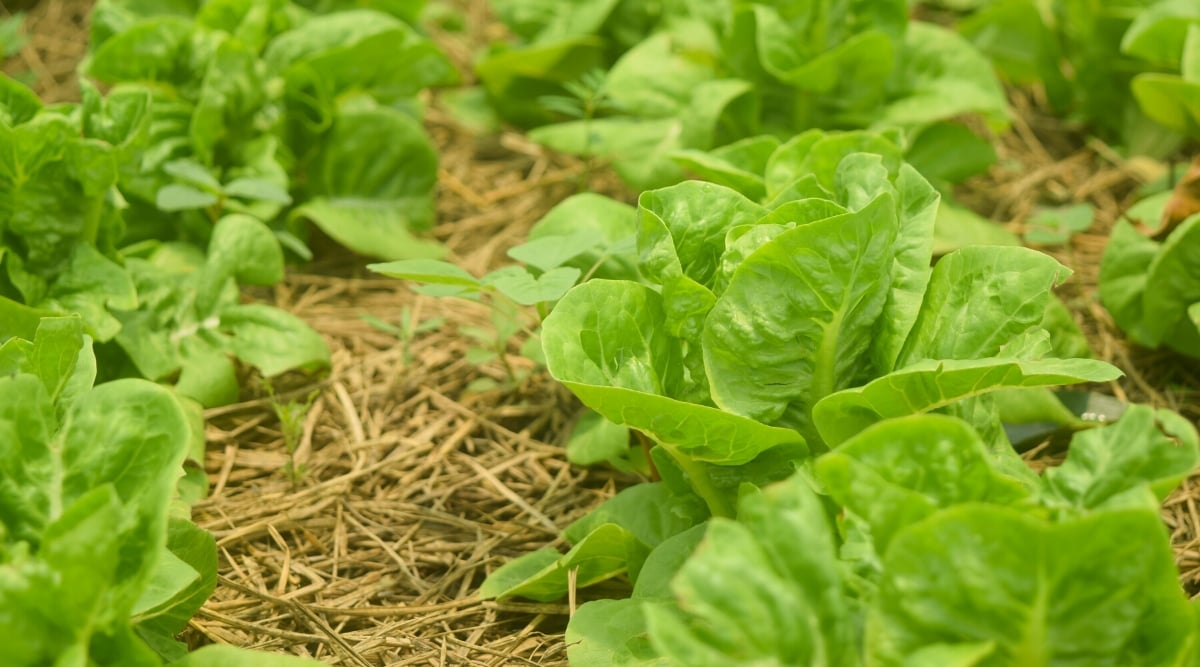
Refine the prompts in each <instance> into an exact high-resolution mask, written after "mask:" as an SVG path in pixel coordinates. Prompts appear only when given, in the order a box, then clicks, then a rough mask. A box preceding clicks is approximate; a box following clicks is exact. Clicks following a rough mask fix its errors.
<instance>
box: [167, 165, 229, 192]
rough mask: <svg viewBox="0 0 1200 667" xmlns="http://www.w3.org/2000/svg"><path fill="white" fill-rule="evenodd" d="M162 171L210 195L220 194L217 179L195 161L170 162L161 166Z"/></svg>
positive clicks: (219, 185)
mask: <svg viewBox="0 0 1200 667" xmlns="http://www.w3.org/2000/svg"><path fill="white" fill-rule="evenodd" d="M163 171H165V172H166V173H167V174H169V175H171V176H174V177H175V178H177V179H179V180H181V181H183V182H184V183H186V184H188V185H191V186H193V187H194V188H198V189H200V190H202V191H205V192H209V193H212V194H217V193H219V192H221V183H220V182H219V181H217V177H216V176H213V175H212V173H211V172H210V171H209V169H208V168H207V167H205V166H204V165H202V164H200V163H199V162H196V161H195V160H172V161H170V162H167V163H166V164H164V165H163Z"/></svg>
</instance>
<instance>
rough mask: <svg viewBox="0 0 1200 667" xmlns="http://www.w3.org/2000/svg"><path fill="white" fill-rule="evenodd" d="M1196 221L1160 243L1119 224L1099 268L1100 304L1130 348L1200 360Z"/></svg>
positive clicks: (1199, 233) (1199, 229)
mask: <svg viewBox="0 0 1200 667" xmlns="http://www.w3.org/2000/svg"><path fill="white" fill-rule="evenodd" d="M1198 253H1200V215H1193V216H1191V217H1189V218H1188V219H1187V220H1185V221H1183V223H1182V224H1180V225H1179V226H1178V227H1176V228H1175V229H1174V230H1172V231H1171V232H1170V234H1169V235H1168V236H1167V237H1166V238H1165V239H1164V240H1162V241H1158V240H1155V239H1153V238H1150V237H1147V236H1145V235H1143V234H1142V233H1141V232H1139V231H1138V230H1137V228H1135V227H1134V226H1133V225H1132V224H1131V223H1129V222H1127V221H1124V220H1121V221H1118V222H1117V224H1116V225H1115V226H1114V227H1113V230H1112V233H1111V234H1110V236H1109V240H1108V246H1107V247H1106V248H1105V250H1104V256H1103V258H1102V259H1101V262H1100V280H1099V295H1100V302H1101V303H1102V304H1104V307H1105V308H1106V309H1108V312H1109V313H1110V314H1112V317H1113V321H1114V322H1116V324H1117V326H1119V327H1120V328H1121V330H1122V331H1124V332H1125V334H1126V335H1127V336H1128V337H1129V339H1130V340H1132V341H1133V342H1135V343H1137V344H1139V345H1143V346H1145V347H1149V348H1157V347H1160V346H1166V347H1169V348H1171V349H1172V350H1175V351H1177V352H1180V353H1183V354H1186V355H1189V356H1193V357H1200V256H1198Z"/></svg>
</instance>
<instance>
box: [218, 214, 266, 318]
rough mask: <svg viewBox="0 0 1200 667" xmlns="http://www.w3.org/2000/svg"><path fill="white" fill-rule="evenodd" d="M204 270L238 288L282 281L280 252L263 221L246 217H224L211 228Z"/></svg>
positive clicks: (238, 215) (237, 215)
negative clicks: (235, 282) (236, 285)
mask: <svg viewBox="0 0 1200 667" xmlns="http://www.w3.org/2000/svg"><path fill="white" fill-rule="evenodd" d="M203 271H204V272H205V273H206V274H209V275H213V276H220V280H221V281H222V282H223V281H224V279H225V278H226V277H231V278H233V279H234V280H236V281H237V282H238V284H239V285H274V284H275V283H278V282H279V281H280V280H283V252H282V251H281V250H280V248H279V242H278V241H277V240H276V239H275V235H274V234H273V233H271V229H270V228H269V227H267V226H266V225H265V224H263V223H262V222H260V221H258V220H255V219H254V218H252V217H250V216H248V215H242V214H234V215H227V216H225V217H223V218H221V219H220V220H218V221H217V224H216V225H214V226H213V233H212V239H211V240H210V241H209V242H208V261H207V262H206V264H205V267H204V269H203ZM201 308H202V309H203V306H202V307H201Z"/></svg>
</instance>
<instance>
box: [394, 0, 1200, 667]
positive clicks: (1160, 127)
mask: <svg viewBox="0 0 1200 667" xmlns="http://www.w3.org/2000/svg"><path fill="white" fill-rule="evenodd" d="M947 4H950V3H947ZM953 4H954V5H955V7H954V8H953V9H955V10H956V11H958V12H964V11H967V12H969V13H967V14H960V15H957V16H958V19H959V21H958V23H957V24H956V26H957V29H958V31H959V34H956V33H955V32H952V31H951V30H949V29H946V28H942V27H938V26H935V25H931V24H928V23H921V22H916V21H912V20H910V18H909V9H910V8H909V7H907V6H906V4H905V3H904V2H871V3H863V2H858V3H856V2H818V3H784V2H774V3H767V2H731V3H710V2H688V1H687V0H680V1H679V2H662V3H635V2H620V1H618V0H591V1H581V2H575V3H550V2H530V1H528V0H526V1H518V0H511V1H500V0H497V1H496V2H494V3H493V5H494V7H495V8H496V9H497V11H498V13H499V14H500V16H501V17H502V18H504V19H505V20H506V21H507V22H508V24H509V26H510V28H512V30H513V31H514V33H515V34H516V35H518V36H519V37H520V39H521V40H522V43H521V44H519V45H516V46H507V47H502V48H497V49H495V50H494V52H493V53H491V54H489V55H487V56H485V57H484V59H483V60H482V61H481V64H480V65H479V68H478V74H479V76H480V78H481V80H482V82H483V84H484V87H485V89H486V93H487V95H488V96H489V98H490V99H491V100H492V101H493V102H494V103H495V104H496V110H497V112H498V113H499V114H500V115H501V116H502V117H503V118H505V119H506V120H508V121H510V122H519V123H525V124H527V125H535V126H538V127H537V129H534V130H533V131H532V132H531V133H530V136H532V137H533V138H535V139H536V140H539V141H542V142H544V143H546V144H547V145H549V146H552V147H554V148H557V149H559V150H566V151H569V152H576V153H579V154H581V155H585V156H588V157H592V156H595V157H600V158H603V159H605V160H606V161H608V162H611V163H612V164H613V166H614V167H615V168H616V169H617V171H618V173H620V174H621V175H622V177H624V178H625V180H626V181H627V182H629V183H630V184H631V185H633V186H635V187H637V188H639V189H644V190H645V191H644V192H642V194H641V196H640V197H639V198H638V201H637V205H636V206H629V205H626V204H623V203H620V202H616V201H613V200H610V199H606V198H604V197H601V196H598V195H592V194H581V195H576V196H574V197H572V198H569V199H567V200H565V201H564V202H563V203H561V204H560V205H559V206H558V207H556V208H555V209H554V210H552V211H551V212H550V213H549V214H548V215H547V216H546V217H545V218H544V219H543V220H542V221H541V222H539V223H538V224H537V225H536V226H535V227H534V229H533V231H532V233H531V236H530V241H529V242H528V243H526V244H524V245H522V246H518V247H517V248H514V249H512V250H511V251H510V253H509V255H510V256H511V257H512V258H513V259H515V260H518V261H519V262H520V263H521V265H519V266H510V267H504V268H502V269H499V270H497V271H494V272H492V273H490V274H488V275H485V276H482V277H476V276H473V275H471V274H469V273H467V272H465V271H463V270H462V269H460V268H457V267H454V266H453V265H450V264H446V263H441V262H436V261H430V260H408V261H399V262H390V263H383V264H375V265H372V267H371V268H372V269H373V270H375V271H378V272H380V273H383V274H386V275H390V276H393V277H397V278H401V279H404V280H408V281H413V282H417V283H422V284H423V285H425V287H423V288H421V289H422V291H425V292H426V293H431V294H440V295H452V296H458V297H464V298H471V299H490V300H492V301H494V302H499V303H517V304H527V305H538V306H539V309H540V312H541V313H542V314H546V316H545V317H544V320H543V321H542V323H541V324H542V326H541V331H540V342H541V354H542V355H543V356H544V362H545V363H546V365H547V367H548V369H549V371H550V373H551V374H552V375H553V376H554V377H555V378H556V379H557V380H559V381H560V382H562V383H563V384H564V385H565V386H566V387H567V388H569V389H570V390H571V391H572V392H573V393H574V394H575V395H576V396H577V397H578V398H579V400H580V401H581V402H582V403H583V404H584V405H585V406H586V407H587V408H588V410H586V411H585V412H584V413H583V415H582V416H581V418H580V419H579V421H578V423H577V425H576V428H575V432H574V434H573V435H572V437H571V439H570V441H569V443H568V445H567V451H568V456H569V457H570V458H571V460H572V461H574V462H576V463H583V464H594V463H605V464H608V465H612V466H614V467H617V468H619V469H623V470H629V471H634V472H638V473H641V474H642V475H643V478H644V479H645V480H646V481H645V482H644V483H641V484H637V485H635V486H632V487H630V488H627V489H625V490H623V491H621V492H620V493H618V494H617V495H616V496H615V497H614V498H613V499H611V500H610V501H608V502H606V503H604V504H603V505H601V506H600V507H598V508H597V509H595V510H594V511H593V512H591V513H590V514H589V515H587V516H586V517H584V518H582V519H580V520H578V521H576V522H575V523H574V524H572V525H570V526H569V527H568V528H566V529H565V531H564V537H565V538H566V542H567V543H568V545H569V550H567V551H566V553H561V552H560V551H559V550H556V549H554V548H551V547H547V548H544V549H541V550H539V551H536V552H534V553H531V554H528V555H525V556H523V557H520V558H517V559H515V560H513V561H511V562H509V563H507V564H505V565H504V566H502V567H501V568H499V569H497V570H496V571H495V572H493V573H492V575H491V576H489V577H488V579H487V580H486V581H485V582H484V583H483V585H482V588H481V590H480V594H481V595H482V596H483V597H488V598H501V599H505V598H511V597H523V598H528V599H533V600H540V601H551V600H559V599H564V598H567V597H573V596H574V594H575V590H576V589H582V588H587V587H589V586H592V585H594V584H598V583H601V582H606V581H610V580H612V579H614V578H616V579H622V580H624V581H626V582H628V584H629V588H628V589H626V590H627V593H628V597H626V598H624V599H592V600H589V601H587V602H585V603H584V604H582V605H581V606H580V607H579V608H578V609H577V610H576V611H575V613H574V614H573V615H572V617H571V620H570V623H569V625H568V628H567V646H568V655H569V657H570V660H571V663H572V664H575V665H588V666H600V665H603V666H608V665H627V666H628V665H714V666H715V665H764V664H773V665H785V664H786V665H810V664H811V665H817V664H820V665H845V666H851V665H860V664H872V665H956V666H962V667H968V666H974V665H988V666H994V665H1012V666H1014V667H1015V666H1018V665H1030V664H1040V665H1069V664H1088V665H1129V664H1140V665H1197V664H1200V610H1197V609H1196V608H1195V607H1194V605H1192V604H1191V603H1190V602H1189V601H1188V598H1187V595H1186V594H1185V592H1184V591H1183V590H1182V588H1181V586H1180V585H1179V581H1178V572H1177V569H1176V566H1175V562H1174V557H1173V552H1172V548H1171V544H1170V539H1169V535H1168V532H1167V530H1166V528H1165V527H1164V525H1163V523H1162V520H1161V518H1160V516H1159V506H1160V503H1161V502H1162V500H1163V499H1164V498H1165V497H1166V496H1167V495H1168V494H1169V493H1170V492H1171V491H1172V490H1173V489H1174V488H1175V487H1176V486H1178V484H1179V483H1180V482H1181V481H1182V480H1183V479H1184V478H1185V477H1186V476H1187V475H1188V474H1189V473H1190V472H1192V471H1193V470H1194V469H1195V467H1196V465H1197V463H1198V462H1200V441H1198V436H1197V433H1196V430H1195V428H1194V427H1193V425H1192V424H1191V423H1190V422H1188V421H1187V420H1186V419H1184V418H1182V417H1180V416H1179V415H1177V414H1175V413H1173V412H1170V411H1167V410H1156V409H1153V408H1149V407H1145V406H1138V405H1131V406H1123V405H1113V404H1111V403H1109V404H1106V403H1104V402H1103V401H1098V402H1093V403H1090V404H1087V405H1085V406H1083V407H1081V408H1075V409H1074V410H1072V409H1069V408H1068V407H1067V405H1066V403H1068V402H1071V400H1073V399H1078V398H1079V397H1080V396H1087V394H1085V393H1072V392H1069V391H1064V390H1062V389H1060V388H1059V387H1061V386H1063V385H1071V384H1078V383H1092V382H1109V381H1112V380H1115V379H1117V378H1118V377H1119V376H1120V375H1121V373H1120V371H1119V370H1118V369H1116V368H1114V367H1112V366H1111V365H1109V364H1107V363H1104V362H1100V361H1097V360H1094V359H1091V358H1089V357H1090V356H1091V355H1090V351H1089V350H1088V347H1087V344H1086V341H1083V340H1082V336H1081V334H1080V333H1079V331H1078V328H1077V327H1076V326H1075V325H1074V324H1073V322H1072V319H1071V317H1070V315H1069V314H1067V313H1065V311H1064V310H1063V307H1062V305H1061V304H1060V303H1059V302H1058V301H1057V300H1056V299H1055V298H1054V296H1053V288H1054V287H1055V286H1056V285H1059V284H1061V283H1062V282H1063V281H1064V280H1065V279H1066V278H1067V277H1068V276H1069V274H1070V271H1069V270H1068V269H1066V268H1065V267H1063V266H1062V265H1061V264H1059V263H1058V262H1056V261H1055V260H1053V259H1052V258H1050V257H1048V256H1046V255H1044V254H1042V253H1040V252H1037V251H1034V250H1031V249H1027V248H1023V247H1019V246H1017V245H1016V244H1014V243H1013V242H1012V241H1011V240H1004V239H1002V238H1001V237H1000V236H999V235H997V234H995V233H994V232H987V231H981V230H980V229H974V228H973V229H972V230H971V231H970V232H969V233H964V232H962V231H961V230H960V229H957V228H956V226H957V225H961V224H967V223H963V222H962V221H963V220H964V219H966V220H967V221H968V222H970V223H971V224H974V223H973V222H971V221H970V218H969V217H966V216H967V214H965V213H964V212H962V211H961V210H960V209H957V207H954V206H953V205H952V204H951V205H949V206H948V205H947V203H945V202H944V201H943V200H944V199H946V198H948V196H949V194H950V193H949V188H948V186H949V185H951V184H952V183H954V182H955V181H958V180H961V179H962V178H964V177H966V176H969V175H971V174H975V173H979V172H980V171H981V170H983V169H986V168H987V166H988V165H989V164H990V163H991V162H992V161H993V160H994V159H995V153H994V151H992V149H991V147H990V146H989V145H988V143H987V142H986V141H985V140H984V139H981V138H979V137H977V136H976V135H975V134H974V133H972V132H971V131H970V130H968V129H967V127H968V124H963V123H961V121H962V116H963V114H977V117H978V115H982V118H983V120H984V121H985V124H990V126H991V128H992V129H998V128H1000V127H1001V126H1002V125H1003V124H1004V123H1005V118H1006V111H1005V109H1006V106H1005V102H1004V99H1003V95H1002V92H1001V86H1000V84H999V81H998V79H997V77H996V74H995V72H997V71H998V72H1000V73H1001V74H1002V75H1003V76H1005V77H1007V78H1009V79H1011V80H1012V81H1014V82H1017V83H1037V84H1039V85H1040V86H1042V89H1043V90H1044V91H1046V93H1047V94H1048V95H1049V96H1050V100H1051V103H1052V104H1053V106H1054V107H1055V108H1056V109H1057V110H1058V111H1060V112H1061V113H1062V114H1063V115H1064V116H1065V117H1066V121H1067V122H1071V121H1076V120H1077V121H1081V126H1086V127H1088V128H1089V131H1091V132H1094V133H1096V134H1097V135H1099V136H1101V137H1103V138H1105V139H1106V140H1108V141H1112V142H1114V144H1117V145H1119V147H1120V149H1121V150H1127V151H1129V154H1142V153H1147V152H1149V153H1151V154H1157V155H1160V156H1161V155H1166V154H1169V153H1171V152H1173V151H1176V150H1178V148H1179V147H1180V146H1181V145H1183V143H1182V142H1183V141H1184V140H1185V139H1186V138H1187V137H1188V136H1196V134H1197V130H1198V127H1197V125H1196V124H1195V122H1194V121H1195V119H1196V118H1200V115H1197V111H1198V110H1200V106H1197V103H1196V99H1195V97H1194V96H1191V93H1189V92H1187V91H1188V90H1189V86H1195V85H1196V81H1197V79H1196V75H1197V70H1196V69H1195V64H1196V62H1198V61H1196V60H1195V59H1196V58H1197V57H1198V56H1200V12H1198V11H1197V9H1196V6H1195V3H1190V2H1123V3H1104V4H1103V6H1099V5H1097V3H1085V2H1073V1H1071V0H1061V1H1056V2H1044V3H1033V2H1028V1H1012V2H1005V1H1003V0H1002V1H999V2H983V3H979V2H974V3H972V2H966V3H962V2H959V3H953ZM1152 51H1153V52H1152ZM985 56H986V57H985ZM989 59H990V60H991V61H992V62H989ZM993 67H994V69H993ZM597 68H598V69H597ZM1172 68H1174V70H1175V71H1174V72H1172V71H1171V70H1172ZM1148 91H1157V92H1148ZM1164 91H1167V92H1164ZM1164 96H1166V97H1171V96H1174V97H1171V99H1172V100H1174V102H1175V103H1177V104H1176V106H1169V105H1165V103H1163V102H1161V99H1160V98H1162V97H1164ZM1178 109H1183V110H1185V111H1184V112H1178V111H1177V110H1178ZM1188 114H1191V115H1188ZM569 116H575V118H574V119H571V120H566V121H565V122H561V121H563V119H564V117H569ZM1188 118H1191V119H1192V120H1187V119H1188ZM1181 119H1182V120H1181ZM813 126H817V127H822V128H827V129H826V130H814V129H808V128H811V127H813ZM845 128H869V129H867V130H850V131H846V129H845ZM839 130H840V131H839ZM688 175H690V176H693V177H697V176H698V177H700V178H702V179H704V180H684V178H685V176H688ZM1158 187H1159V190H1160V191H1161V194H1157V195H1155V196H1153V197H1150V198H1149V199H1148V200H1147V201H1146V202H1144V203H1143V204H1141V205H1140V206H1139V212H1140V214H1141V215H1143V216H1144V219H1145V220H1146V221H1147V222H1148V223H1149V224H1146V225H1144V227H1148V228H1150V229H1138V228H1137V226H1135V224H1134V223H1132V222H1122V223H1120V224H1119V225H1118V226H1117V228H1116V230H1115V231H1114V237H1113V243H1112V244H1111V245H1110V247H1109V249H1108V251H1107V252H1106V254H1105V257H1104V263H1103V267H1102V278H1101V280H1102V282H1101V298H1102V301H1103V303H1104V305H1105V306H1106V307H1108V308H1109V309H1110V311H1111V312H1112V314H1113V316H1114V319H1115V320H1116V321H1117V322H1118V323H1119V324H1120V325H1121V326H1123V327H1125V328H1127V329H1128V330H1129V331H1130V335H1131V338H1132V339H1133V340H1134V341H1135V342H1138V343H1140V344H1143V345H1148V346H1157V345H1160V344H1165V345H1168V346H1170V347H1172V348H1174V349H1176V350H1179V351H1182V352H1185V353H1189V354H1193V355H1197V354H1200V345H1197V344H1196V341H1197V339H1196V336H1197V329H1196V322H1197V321H1198V318H1197V316H1196V313H1198V312H1200V305H1194V304H1197V303H1198V302H1200V289H1198V288H1200V279H1196V277H1195V276H1196V274H1197V272H1198V271H1200V268H1198V267H1200V260H1197V259H1196V255H1195V253H1196V251H1195V250H1193V248H1197V247H1200V246H1197V245H1196V244H1197V243H1198V242H1200V240H1192V237H1193V236H1195V235H1196V234H1198V233H1200V232H1197V231H1196V226H1197V225H1200V216H1192V217H1189V218H1187V219H1186V220H1183V221H1176V223H1173V224H1171V225H1169V227H1164V228H1163V229H1160V230H1158V234H1157V235H1155V234H1153V232H1154V231H1155V230H1154V227H1155V223H1156V222H1157V221H1158V220H1160V219H1163V218H1164V208H1167V207H1168V202H1169V198H1170V196H1171V192H1170V190H1169V189H1168V188H1167V187H1166V186H1158ZM947 211H949V213H948V212H947ZM981 234H982V238H983V239H985V240H986V241H987V242H988V243H989V244H988V245H979V244H975V243H970V242H969V240H970V239H978V238H981ZM998 240H999V241H1003V242H999V243H998V242H997V241H998ZM935 259H936V262H935V261H934V260H935ZM931 266H932V268H931ZM547 313H548V314H547ZM1093 400H1095V399H1094V397H1093ZM1098 405H1099V406H1102V407H1097V406H1098ZM1089 412H1090V413H1093V414H1086V413H1089ZM1109 422H1111V423H1109ZM1105 423H1107V425H1105ZM1046 424H1049V425H1052V426H1053V427H1057V428H1059V429H1060V430H1059V432H1058V435H1057V437H1056V440H1055V442H1057V444H1058V446H1061V447H1066V448H1067V451H1068V454H1067V456H1066V460H1065V462H1063V463H1062V464H1061V465H1059V466H1056V467H1053V468H1050V469H1048V470H1046V471H1045V472H1043V473H1040V474H1039V473H1035V472H1033V471H1032V470H1031V469H1030V467H1029V466H1027V465H1026V464H1025V462H1024V461H1022V459H1021V457H1020V455H1019V454H1018V449H1019V448H1020V447H1022V446H1024V445H1026V444H1027V443H1026V442H1023V438H1022V436H1023V434H1027V433H1028V431H1025V430H1023V427H1027V426H1030V425H1033V426H1037V425H1046ZM1034 431H1035V432H1038V433H1044V431H1039V430H1038V429H1036V428H1035V429H1034ZM1067 441H1069V443H1068V442H1067ZM612 590H613V589H612V588H609V589H608V594H609V595H612ZM586 597H587V596H586V594H585V598H586Z"/></svg>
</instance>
